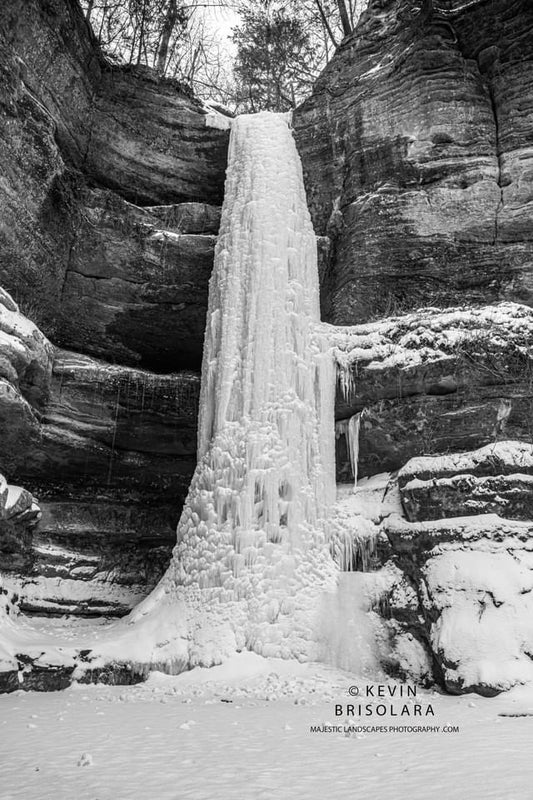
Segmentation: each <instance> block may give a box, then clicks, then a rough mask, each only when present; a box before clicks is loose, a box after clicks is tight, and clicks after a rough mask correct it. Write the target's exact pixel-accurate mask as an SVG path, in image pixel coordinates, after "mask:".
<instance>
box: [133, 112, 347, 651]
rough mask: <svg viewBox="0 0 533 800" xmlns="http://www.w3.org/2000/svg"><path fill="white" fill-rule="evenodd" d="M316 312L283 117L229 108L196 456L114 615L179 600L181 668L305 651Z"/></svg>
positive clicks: (320, 470) (322, 363) (328, 418)
mask: <svg viewBox="0 0 533 800" xmlns="http://www.w3.org/2000/svg"><path fill="white" fill-rule="evenodd" d="M318 322H319V285H318V272H317V256H316V240H315V235H314V231H313V227H312V224H311V219H310V216H309V212H308V209H307V203H306V196H305V190H304V185H303V180H302V170H301V164H300V159H299V156H298V153H297V150H296V146H295V143H294V140H293V137H292V133H291V130H290V127H289V119H288V116H287V115H282V114H271V113H267V112H265V113H261V114H255V115H243V116H240V117H238V118H237V119H236V120H235V121H234V122H233V125H232V132H231V139H230V149H229V163H228V172H227V179H226V188H225V199H224V206H223V210H222V221H221V228H220V233H219V238H218V243H217V247H216V251H215V266H214V271H213V275H212V278H211V283H210V290H209V308H208V314H207V324H206V334H205V343H204V356H203V365H202V390H201V398H200V422H199V434H198V466H197V468H196V472H195V474H194V476H193V479H192V483H191V486H190V490H189V494H188V498H187V501H186V504H185V507H184V510H183V513H182V516H181V520H180V522H179V526H178V542H177V545H176V548H175V551H174V557H173V561H172V564H171V566H170V568H169V570H168V572H167V574H166V576H165V577H164V578H163V580H162V582H161V584H160V586H159V587H158V589H157V590H156V591H155V592H154V593H153V594H152V595H151V596H150V597H149V598H147V600H146V601H144V602H143V603H142V604H141V606H139V607H138V608H137V609H136V610H135V611H134V612H133V614H132V615H131V617H130V621H135V622H141V621H142V618H143V617H147V616H151V615H152V614H153V613H154V612H155V611H156V610H159V612H160V613H163V614H164V613H168V614H170V613H171V612H170V606H175V604H176V603H180V604H182V608H181V613H183V617H184V619H186V621H187V626H186V630H184V631H183V633H182V639H183V640H186V642H187V647H188V649H189V654H188V657H187V660H188V663H189V664H191V663H193V664H194V663H203V664H210V663H215V662H216V661H218V660H220V658H222V657H223V656H224V655H225V654H226V653H228V652H231V651H232V650H235V649H242V648H244V647H248V648H250V649H254V650H256V651H257V652H259V653H261V654H264V655H273V656H282V657H298V658H309V657H313V654H314V650H313V648H314V645H315V639H316V631H315V620H316V619H318V614H319V605H320V602H321V597H322V592H323V590H325V589H329V590H330V591H331V590H332V589H333V587H334V585H335V578H336V568H335V565H334V563H333V561H332V558H331V555H330V553H329V548H328V537H327V532H326V530H325V524H324V523H325V519H326V517H327V515H328V512H329V511H330V510H331V507H332V505H333V503H334V502H335V467H334V447H335V441H334V399H335V369H334V363H333V355H332V351H331V348H330V347H329V345H328V344H327V343H326V342H325V340H324V338H323V337H321V336H319V335H316V330H315V328H316V323H318ZM156 607H157V608H156ZM165 609H166V611H165ZM175 658H176V660H177V661H178V662H180V661H182V660H183V658H185V654H183V656H182V655H179V654H178V653H176V656H175Z"/></svg>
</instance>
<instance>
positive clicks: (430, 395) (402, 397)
mask: <svg viewBox="0 0 533 800" xmlns="http://www.w3.org/2000/svg"><path fill="white" fill-rule="evenodd" d="M321 330H322V332H323V335H324V336H326V337H327V338H328V339H329V341H331V343H332V344H333V346H334V348H335V355H336V360H337V363H338V370H339V384H340V391H339V393H338V395H337V407H336V416H337V419H345V418H348V417H350V416H352V415H353V414H355V413H359V412H362V416H361V425H360V449H359V455H360V462H359V472H360V474H361V475H367V474H374V473H376V472H381V471H391V470H395V469H399V468H401V467H402V466H403V465H404V464H406V462H407V461H409V459H410V458H413V457H414V456H419V455H422V454H431V453H445V452H458V451H465V450H474V449H476V448H479V447H481V446H483V445H488V444H489V443H492V442H494V441H498V440H503V439H517V440H522V441H530V440H531V430H530V419H531V416H532V414H533V401H532V399H531V393H530V391H529V382H530V378H529V376H530V372H531V366H532V358H533V356H532V349H531V342H532V341H533V311H532V309H531V308H529V307H527V306H523V305H518V304H516V303H501V304H499V305H495V306H482V307H477V308H468V307H458V308H451V309H446V310H440V309H437V308H422V309H419V310H418V311H416V312H412V313H410V314H405V315H403V316H398V317H389V318H387V319H384V320H380V321H379V322H371V323H364V324H360V325H353V326H347V327H335V326H330V325H322V326H321ZM338 469H339V471H340V470H341V469H342V465H340V464H339V465H338ZM514 471H518V472H519V471H520V470H514ZM487 474H490V473H487Z"/></svg>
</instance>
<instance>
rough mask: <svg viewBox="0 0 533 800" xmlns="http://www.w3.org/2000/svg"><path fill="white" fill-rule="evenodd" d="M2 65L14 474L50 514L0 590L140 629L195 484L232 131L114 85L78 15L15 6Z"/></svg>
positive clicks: (0, 412) (3, 238) (70, 8)
mask: <svg viewBox="0 0 533 800" xmlns="http://www.w3.org/2000/svg"><path fill="white" fill-rule="evenodd" d="M0 63H1V66H0V70H1V73H2V74H1V80H0V112H1V113H0V127H1V130H0V175H1V176H2V177H1V179H0V286H2V287H4V289H5V290H7V292H9V293H10V294H7V293H5V292H4V294H2V295H1V297H0V335H1V337H2V341H1V353H0V381H1V383H0V433H1V435H2V448H1V452H0V471H2V472H4V473H5V474H6V475H7V476H8V479H9V481H10V482H15V481H16V482H18V483H20V484H21V485H22V486H24V487H26V488H27V489H29V491H30V492H31V493H34V494H35V495H37V496H38V498H39V503H40V508H41V512H42V517H41V519H40V520H39V522H38V524H36V525H32V526H30V527H28V526H26V527H24V526H22V527H21V525H20V524H19V522H18V521H17V522H16V525H18V528H16V530H19V529H20V531H22V533H21V534H20V536H18V538H17V536H14V535H13V534H12V529H13V530H15V528H13V526H14V525H15V522H9V524H8V523H6V524H5V525H4V529H5V530H3V532H0V540H1V541H0V551H2V552H3V553H4V555H5V558H3V559H2V562H1V563H0V571H1V573H2V583H3V584H4V586H7V587H10V590H12V591H15V592H16V594H17V596H18V598H19V601H20V606H21V608H22V609H23V610H26V611H28V612H34V613H35V612H36V613H43V612H47V613H48V612H51V613H64V612H65V611H69V612H73V613H80V614H84V615H85V614H89V615H91V614H96V613H112V614H115V613H125V612H126V611H127V610H128V609H129V608H130V607H131V606H132V605H134V604H135V603H136V602H138V600H139V599H140V597H142V596H144V595H145V594H146V593H147V591H149V590H150V588H151V587H152V586H153V585H155V583H156V582H157V580H158V579H159V577H160V575H161V574H162V572H163V570H164V569H165V567H166V564H167V563H168V559H169V555H170V551H171V549H172V547H173V545H174V543H175V527H176V523H177V520H178V517H179V513H180V509H181V505H182V502H183V499H184V496H185V493H186V490H187V487H188V484H189V480H190V476H191V474H192V472H193V470H194V466H195V459H196V418H197V406H198V390H199V379H198V374H197V372H198V370H199V367H200V363H201V356H202V343H203V332H204V325H205V313H206V307H207V284H208V280H209V275H210V272H211V268H212V261H213V249H214V242H215V238H216V234H217V231H218V225H219V218H220V203H221V200H222V194H223V186H224V175H225V165H226V151H227V144H228V131H227V130H223V127H216V128H215V127H210V126H209V125H208V124H207V122H208V117H207V111H206V109H205V108H204V107H203V106H202V104H201V103H200V102H199V101H197V100H196V99H195V98H193V97H192V96H191V95H190V93H189V92H188V91H187V90H185V89H184V88H183V87H181V86H180V85H179V84H178V83H176V82H175V81H170V80H162V79H159V78H157V77H156V76H155V75H154V73H153V72H152V71H151V70H148V69H143V68H140V69H128V68H118V67H112V66H110V65H109V64H108V63H107V62H106V61H105V60H104V58H103V57H102V55H101V53H100V52H99V50H98V47H97V44H96V42H95V40H94V38H93V36H92V33H91V31H90V29H89V27H88V26H87V24H86V22H85V20H84V17H83V15H82V13H81V10H80V8H79V5H78V3H77V2H76V1H75V0H51V1H50V2H46V3H44V2H40V0H29V2H26V1H25V2H22V0H8V2H7V3H4V4H3V5H2V7H1V8H0ZM10 295H11V296H10ZM28 318H29V319H28ZM30 319H31V320H32V322H30V321H29V320H30ZM51 342H53V344H52V343H51ZM23 529H24V530H23ZM4 534H5V535H4ZM4 545H5V547H6V548H7V550H6V549H5V548H4ZM8 553H9V557H8V555H7V554H8Z"/></svg>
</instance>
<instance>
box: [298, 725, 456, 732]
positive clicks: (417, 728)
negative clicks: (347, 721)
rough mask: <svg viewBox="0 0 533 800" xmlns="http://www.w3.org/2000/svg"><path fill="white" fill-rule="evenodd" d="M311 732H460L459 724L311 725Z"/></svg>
mask: <svg viewBox="0 0 533 800" xmlns="http://www.w3.org/2000/svg"><path fill="white" fill-rule="evenodd" d="M309 733H344V734H348V733H459V726H458V725H444V726H442V727H441V726H440V725H311V726H310V727H309Z"/></svg>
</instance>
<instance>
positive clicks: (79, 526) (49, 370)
mask: <svg viewBox="0 0 533 800" xmlns="http://www.w3.org/2000/svg"><path fill="white" fill-rule="evenodd" d="M0 337H1V340H2V345H3V347H2V356H3V357H2V362H1V369H2V385H1V391H0V420H1V424H2V431H3V433H4V434H5V435H3V437H2V452H1V455H0V462H1V464H2V470H4V471H5V472H6V473H7V474H9V476H10V480H16V481H17V482H20V483H21V484H22V486H24V487H31V492H33V493H35V494H37V495H38V498H39V509H40V519H39V520H36V519H35V516H36V515H35V514H33V513H30V512H31V511H32V502H33V499H32V494H31V493H29V492H28V491H27V489H24V490H23V491H22V490H21V491H20V492H19V493H18V494H17V493H16V492H15V489H16V488H17V487H11V489H10V492H9V494H8V495H7V494H6V498H7V499H6V507H7V508H8V509H9V514H6V521H5V522H2V518H0V552H1V553H2V560H1V563H0V576H1V580H2V584H3V586H4V588H7V589H8V590H9V591H11V592H14V593H16V595H17V597H18V599H19V606H20V608H21V609H22V610H23V611H28V612H34V613H35V612H36V613H67V612H68V613H77V614H83V615H94V614H102V613H105V614H117V613H118V614H123V613H125V612H126V611H128V610H129V609H130V608H131V607H132V606H133V605H135V604H136V603H137V602H138V601H139V600H140V599H141V598H142V597H144V595H145V594H146V593H147V591H149V590H150V589H151V588H152V587H153V586H154V585H155V584H156V583H157V581H158V580H159V578H160V577H161V575H162V573H163V571H164V570H165V568H166V566H167V563H168V559H169V556H170V552H171V549H172V547H173V545H174V543H175V527H176V521H177V517H178V515H179V511H180V508H181V504H182V502H183V499H184V496H185V493H186V490H187V486H188V484H189V480H190V476H191V474H192V472H193V470H194V466H195V463H196V421H197V410H198V395H199V378H198V376H197V375H196V374H194V373H189V374H186V373H181V374H174V375H156V374H154V373H150V372H146V371H143V370H140V369H135V368H132V367H122V366H119V365H112V364H108V363H106V362H103V361H98V360H96V359H94V358H92V357H90V356H84V355H79V354H76V353H72V352H68V351H64V350H60V349H58V348H54V347H53V346H52V345H51V344H50V342H49V341H48V340H47V339H46V338H45V337H44V336H43V334H42V333H40V331H39V330H38V328H36V326H35V325H34V324H33V323H32V322H30V321H29V320H28V319H26V318H25V317H24V316H23V315H22V314H20V312H19V311H18V309H17V306H16V305H15V304H14V303H13V301H12V300H11V298H9V296H8V295H6V294H4V295H3V296H2V297H1V298H0ZM6 492H7V488H6ZM0 494H1V492H0ZM15 495H16V498H15ZM28 498H30V499H31V502H28ZM15 499H16V500H17V502H16V503H15ZM24 499H26V502H25V504H24V503H22V501H23V500H24ZM21 503H22V505H23V506H24V507H22V505H21ZM19 512H21V513H19ZM22 512H24V513H22ZM29 522H30V523H31V524H28V523H29Z"/></svg>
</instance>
